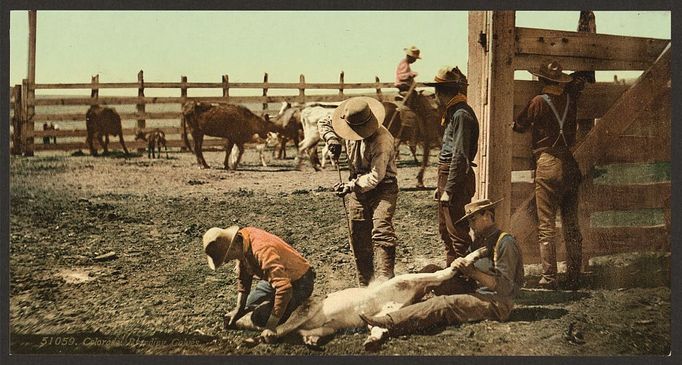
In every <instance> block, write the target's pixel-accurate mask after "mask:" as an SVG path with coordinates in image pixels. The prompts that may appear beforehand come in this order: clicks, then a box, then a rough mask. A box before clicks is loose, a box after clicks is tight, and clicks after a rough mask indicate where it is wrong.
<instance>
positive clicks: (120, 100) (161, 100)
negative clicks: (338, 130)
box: [36, 92, 395, 105]
mask: <svg viewBox="0 0 682 365" xmlns="http://www.w3.org/2000/svg"><path fill="white" fill-rule="evenodd" d="M386 95H395V93H386V94H384V96H386ZM350 96H369V97H373V98H376V92H372V93H358V94H346V95H345V96H344V97H340V96H339V95H338V94H336V95H304V96H301V95H277V96H274V95H273V96H266V97H263V96H230V100H229V102H230V104H247V103H254V104H255V103H281V102H283V101H288V102H299V103H305V102H307V101H317V102H335V101H343V100H345V98H348V97H350ZM183 100H184V99H183V98H182V97H177V96H157V97H149V96H147V97H144V98H138V97H134V96H131V97H100V98H98V99H91V98H79V97H76V98H45V99H37V100H36V105H97V104H101V105H122V104H141V103H144V104H180V103H182V102H183ZM186 100H195V101H203V102H207V103H223V104H224V103H226V99H225V98H223V97H210V96H206V97H187V98H186Z"/></svg>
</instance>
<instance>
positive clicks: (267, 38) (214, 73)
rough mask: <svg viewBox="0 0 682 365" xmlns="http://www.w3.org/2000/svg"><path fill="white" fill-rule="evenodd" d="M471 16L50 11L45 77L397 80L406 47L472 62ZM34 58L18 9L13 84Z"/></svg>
mask: <svg viewBox="0 0 682 365" xmlns="http://www.w3.org/2000/svg"><path fill="white" fill-rule="evenodd" d="M578 16H579V11H540V12H538V11H534V12H530V11H520V12H517V13H516V25H517V26H519V27H532V28H546V29H556V30H568V31H575V30H576V27H577V23H578ZM595 16H596V21H597V32H598V33H605V34H617V35H628V36H640V37H651V38H663V39H670V38H671V26H670V21H671V14H670V12H669V11H657V12H633V11H628V12H625V11H595ZM467 17H468V15H467V12H466V11H334V12H330V11H277V12H274V11H44V10H40V11H38V18H37V19H38V20H37V54H36V82H37V83H75V82H90V77H91V76H92V75H95V74H99V75H100V78H99V79H100V82H135V81H136V80H137V73H138V71H139V70H141V69H142V70H144V75H145V81H165V82H171V81H180V77H181V76H183V75H184V76H187V77H188V81H190V82H219V81H220V80H221V75H223V74H228V75H229V78H230V81H231V82H261V81H262V80H263V74H264V73H265V72H267V73H268V77H269V81H270V82H298V80H299V75H300V74H304V75H305V79H306V81H307V82H337V81H338V79H339V73H340V72H341V71H344V73H345V82H374V77H375V76H378V77H379V78H380V80H381V81H382V82H392V81H393V78H394V72H395V67H396V65H397V63H398V62H399V61H400V59H401V58H403V56H404V52H403V48H405V47H409V46H411V45H416V46H417V47H419V48H420V49H421V52H422V59H421V60H419V61H418V62H416V63H415V64H413V66H412V69H413V71H416V72H418V73H419V76H418V78H417V80H418V81H430V80H431V79H432V78H433V75H434V74H435V73H436V71H437V70H438V69H439V68H440V67H442V66H445V65H451V66H459V67H460V68H461V69H462V70H463V71H465V70H466V62H467V52H468V50H467ZM27 56H28V14H27V12H26V11H12V12H11V14H10V82H11V83H12V85H14V84H19V83H21V80H22V79H23V78H26V75H27ZM465 72H466V71H465ZM614 73H617V74H618V75H619V77H621V78H622V77H623V76H624V77H632V75H635V76H636V74H637V73H632V72H631V73H625V72H614V71H610V72H600V73H599V74H598V79H599V80H600V81H610V80H612V79H613V74H614ZM521 77H523V76H521ZM107 91H109V92H111V91H112V90H107ZM107 91H101V92H100V94H103V93H105V92H107ZM282 91H283V92H284V93H285V94H286V93H289V94H290V93H291V92H292V91H291V90H286V91H284V90H282ZM58 92H59V93H65V92H64V91H63V90H59V91H58ZM81 92H82V91H81ZM114 92H116V93H118V94H121V90H117V91H114ZM39 93H48V92H45V91H39ZM145 93H146V94H147V95H152V96H153V94H150V93H148V92H147V91H145ZM251 93H253V91H251ZM231 94H234V95H237V93H233V92H232V90H231ZM269 94H270V95H276V92H271V93H269ZM189 95H190V96H192V95H198V94H196V92H195V93H194V94H193V91H192V90H190V93H189Z"/></svg>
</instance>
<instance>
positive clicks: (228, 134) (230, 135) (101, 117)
mask: <svg viewBox="0 0 682 365" xmlns="http://www.w3.org/2000/svg"><path fill="white" fill-rule="evenodd" d="M402 104H403V103H401V102H400V101H399V100H398V101H397V102H393V101H384V102H383V105H384V108H385V109H386V118H385V120H384V121H383V124H384V126H385V127H386V128H387V129H388V130H389V131H390V132H391V134H392V135H393V136H394V138H395V147H396V149H397V148H399V146H400V144H401V143H402V142H407V144H408V146H409V147H410V150H411V152H412V156H413V157H414V159H415V161H416V162H419V161H418V160H417V156H416V146H417V144H418V143H419V144H421V145H422V146H423V149H424V153H423V157H422V161H421V167H420V170H419V173H418V174H417V187H424V182H423V177H424V170H425V168H426V166H427V165H428V163H429V152H430V149H431V148H432V147H433V146H437V145H439V144H440V139H441V137H442V134H443V129H442V127H441V126H440V114H439V113H438V108H437V106H436V105H435V101H434V98H433V95H429V94H426V93H420V94H419V97H418V98H417V100H416V102H413V103H412V105H411V108H408V107H407V106H403V105H402ZM337 105H338V104H336V103H328V104H322V103H308V104H305V105H300V104H298V103H296V104H291V103H288V102H283V103H282V107H281V109H280V110H279V112H278V113H277V115H275V116H270V115H269V114H267V113H263V114H262V115H258V114H256V113H254V112H252V111H251V110H249V109H248V108H246V107H244V106H241V105H234V104H210V103H205V102H198V101H188V102H186V103H185V104H183V106H182V118H181V127H182V128H181V129H182V131H181V136H182V140H183V142H184V144H185V146H186V147H187V149H189V150H190V151H192V152H193V153H194V154H195V155H196V158H197V164H199V166H200V167H201V168H209V165H208V164H207V163H206V160H205V159H204V156H203V153H202V145H203V140H204V136H210V137H219V138H223V139H225V160H224V163H223V166H224V167H225V169H227V170H236V169H237V167H238V166H239V163H240V161H241V158H242V155H243V154H244V145H245V144H246V143H256V144H257V150H258V152H259V155H260V160H261V164H262V165H263V166H267V163H266V162H265V158H264V156H263V154H264V149H265V146H272V147H274V150H273V157H274V158H278V159H283V158H286V145H287V143H288V141H293V143H294V144H295V145H296V146H297V148H298V154H297V156H296V160H297V162H296V168H297V169H299V170H300V169H302V165H303V161H304V160H306V159H307V160H309V161H310V164H311V165H312V167H313V168H314V169H315V170H316V171H319V170H320V169H322V168H323V167H324V165H325V163H326V159H327V157H328V156H327V149H326V146H325V147H324V148H323V150H322V160H321V161H320V158H319V156H318V152H317V146H318V144H319V143H320V141H321V138H320V135H319V133H318V129H317V124H318V121H320V120H321V119H323V118H327V117H329V116H330V115H331V114H332V113H333V112H334V109H335V108H336V106H337ZM86 127H87V139H86V143H87V144H88V147H89V149H90V154H91V155H93V156H97V149H96V148H95V146H94V143H93V142H94V140H95V139H97V140H98V142H99V144H100V146H101V147H102V148H103V149H104V154H107V153H108V144H109V135H112V136H117V135H118V136H119V140H120V143H121V146H122V147H123V150H124V152H125V154H126V155H127V154H128V150H127V148H126V146H125V142H124V140H123V133H122V126H121V117H120V116H119V114H118V113H117V112H116V110H115V109H113V108H109V107H101V106H97V105H93V106H91V107H90V109H88V111H87V113H86ZM189 136H191V138H192V142H190V140H189ZM135 140H142V141H146V142H147V154H148V157H149V158H155V157H157V156H158V157H160V156H161V147H162V146H163V147H164V148H165V149H166V157H168V151H167V147H166V138H165V134H164V133H163V131H161V130H160V129H155V130H152V131H149V132H146V131H138V132H137V134H136V136H135ZM235 146H236V147H237V151H236V154H235V153H233V147H235ZM156 151H158V153H157V152H156Z"/></svg>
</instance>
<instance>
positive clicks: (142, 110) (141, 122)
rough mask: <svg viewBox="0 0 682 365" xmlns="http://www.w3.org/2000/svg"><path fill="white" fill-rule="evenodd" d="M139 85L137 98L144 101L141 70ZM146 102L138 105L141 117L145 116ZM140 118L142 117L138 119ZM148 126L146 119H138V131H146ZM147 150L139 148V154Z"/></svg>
mask: <svg viewBox="0 0 682 365" xmlns="http://www.w3.org/2000/svg"><path fill="white" fill-rule="evenodd" d="M137 84H138V89H137V97H138V99H140V100H142V99H143V98H144V71H143V70H140V72H138V73H137ZM145 105H146V104H145V102H144V101H138V104H137V113H138V114H140V115H143V114H145V110H146V109H145ZM138 118H140V117H138ZM146 126H147V121H146V120H145V119H142V118H140V119H138V120H137V129H144V128H145V127H146ZM144 151H145V149H144V147H142V148H138V149H137V152H140V153H144Z"/></svg>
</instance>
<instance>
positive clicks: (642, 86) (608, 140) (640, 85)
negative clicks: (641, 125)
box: [574, 47, 672, 175]
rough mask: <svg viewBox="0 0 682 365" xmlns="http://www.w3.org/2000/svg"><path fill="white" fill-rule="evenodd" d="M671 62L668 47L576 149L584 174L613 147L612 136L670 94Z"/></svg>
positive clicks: (576, 156)
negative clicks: (648, 107) (647, 108)
mask: <svg viewBox="0 0 682 365" xmlns="http://www.w3.org/2000/svg"><path fill="white" fill-rule="evenodd" d="M671 62H672V52H671V48H670V47H668V48H666V50H665V51H664V52H663V54H662V55H661V57H660V58H659V59H658V61H657V62H656V63H655V64H654V65H653V66H652V67H651V68H650V69H649V70H648V71H647V72H646V73H644V74H643V75H642V76H641V77H640V78H639V79H638V80H637V82H636V83H635V84H634V85H633V86H632V87H631V88H630V89H628V90H627V91H626V92H625V93H623V95H622V96H621V97H620V98H619V99H618V100H617V101H616V102H615V104H614V105H613V106H612V107H611V109H609V111H608V112H607V113H606V115H604V117H603V118H602V119H601V120H600V121H599V123H597V124H596V125H595V126H594V128H592V130H591V131H590V132H589V133H588V135H587V136H586V137H585V140H584V141H583V143H582V144H581V145H580V146H578V147H577V148H576V150H575V152H574V156H575V159H576V161H578V164H579V165H580V170H581V172H582V173H583V175H587V172H588V171H589V170H590V169H592V167H593V166H594V164H595V162H596V161H598V160H599V158H600V156H601V155H602V154H603V152H604V151H606V150H609V149H612V148H614V146H615V145H614V144H613V143H612V142H614V140H613V137H617V136H620V135H621V134H622V132H623V130H625V129H626V128H627V127H628V126H629V125H630V124H631V123H632V122H633V121H634V120H637V118H638V117H639V116H640V115H642V114H643V113H646V112H648V111H647V110H646V107H647V106H649V105H651V104H653V103H654V102H655V101H656V100H657V99H658V98H661V97H662V96H663V95H665V94H666V93H668V94H669V93H670V90H669V88H668V84H669V82H670V77H671V76H670V66H671ZM619 148H620V146H619Z"/></svg>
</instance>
